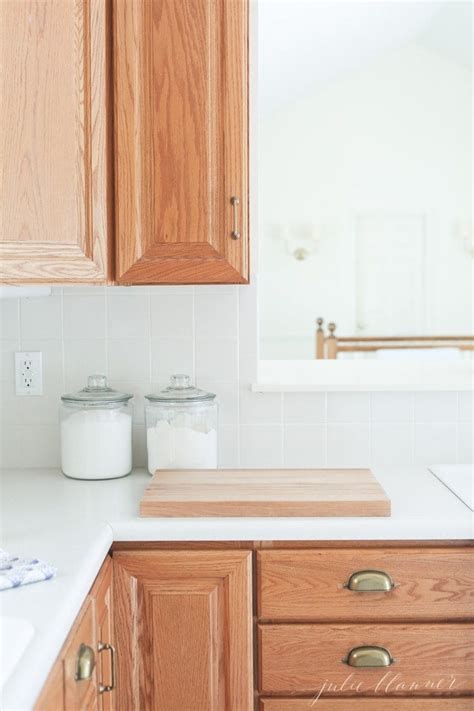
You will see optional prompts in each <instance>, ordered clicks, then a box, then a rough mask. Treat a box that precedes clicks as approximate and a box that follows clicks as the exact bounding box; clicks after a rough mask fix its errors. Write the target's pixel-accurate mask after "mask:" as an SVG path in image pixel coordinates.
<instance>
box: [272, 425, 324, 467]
mask: <svg viewBox="0 0 474 711" xmlns="http://www.w3.org/2000/svg"><path fill="white" fill-rule="evenodd" d="M283 465H284V466H285V467H290V468H291V467H294V468H298V469H300V468H303V469H306V468H311V467H324V466H325V465H326V428H325V427H324V425H285V427H284V428H283Z"/></svg>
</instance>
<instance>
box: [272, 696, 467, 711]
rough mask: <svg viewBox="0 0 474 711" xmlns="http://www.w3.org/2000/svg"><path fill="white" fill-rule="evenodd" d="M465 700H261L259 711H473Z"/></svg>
mask: <svg viewBox="0 0 474 711" xmlns="http://www.w3.org/2000/svg"><path fill="white" fill-rule="evenodd" d="M473 703H474V700H473V699H472V698H464V699H447V698H444V699H390V698H383V699H373V698H372V699H356V698H351V699H325V698H322V699H321V698H320V699H318V700H317V701H316V702H315V699H314V698H313V697H311V698H306V699H262V700H261V701H260V711H352V709H354V711H472V709H473Z"/></svg>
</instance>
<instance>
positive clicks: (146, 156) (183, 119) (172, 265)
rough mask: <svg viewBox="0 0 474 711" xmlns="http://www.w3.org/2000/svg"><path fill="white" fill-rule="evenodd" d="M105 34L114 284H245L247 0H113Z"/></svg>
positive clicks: (246, 244) (246, 221) (246, 254)
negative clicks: (111, 37)
mask: <svg viewBox="0 0 474 711" xmlns="http://www.w3.org/2000/svg"><path fill="white" fill-rule="evenodd" d="M114 31H115V36H116V42H115V54H114V58H115V62H114V70H115V146H116V189H117V200H116V226H117V251H116V263H117V279H118V281H119V282H121V283H130V284H132V283H136V284H141V283H208V282H209V283H220V282H222V283H226V282H227V283H230V282H235V283H244V282H246V281H247V279H248V145H247V144H248V3H247V0H215V1H213V2H210V1H209V0H181V2H176V0H160V2H158V1H157V0H150V1H148V2H143V0H115V2H114ZM232 196H238V197H239V199H240V205H239V208H238V221H239V228H240V232H241V234H242V236H241V239H240V240H233V239H232V238H231V231H232V229H233V222H232V220H233V211H232V205H231V202H230V200H231V197H232Z"/></svg>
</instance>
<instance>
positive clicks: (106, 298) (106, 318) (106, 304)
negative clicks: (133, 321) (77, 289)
mask: <svg viewBox="0 0 474 711" xmlns="http://www.w3.org/2000/svg"><path fill="white" fill-rule="evenodd" d="M104 326H105V328H104V336H105V338H104V342H105V343H104V347H105V354H104V355H105V372H106V373H107V379H109V377H110V368H109V296H108V287H105V288H104Z"/></svg>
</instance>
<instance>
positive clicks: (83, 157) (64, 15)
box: [0, 0, 112, 283]
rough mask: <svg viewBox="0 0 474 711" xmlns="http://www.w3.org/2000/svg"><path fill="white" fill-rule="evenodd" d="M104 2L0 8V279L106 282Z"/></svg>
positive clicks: (74, 0) (34, 1)
mask: <svg viewBox="0 0 474 711" xmlns="http://www.w3.org/2000/svg"><path fill="white" fill-rule="evenodd" d="M107 8H108V3H106V2H104V0H63V1H62V2H57V1H56V0H42V2H38V0H23V1H22V2H12V1H10V2H2V3H0V27H1V30H0V31H1V36H0V47H1V50H0V51H1V62H2V80H1V81H2V86H1V89H2V91H1V94H2V101H1V110H0V121H1V134H2V139H1V162H2V190H3V195H2V208H1V209H2V215H1V235H0V281H1V282H3V283H15V282H21V283H29V282H35V283H41V282H46V283H57V282H66V283H68V282H84V281H87V282H98V281H105V280H106V279H107V278H109V277H110V275H111V268H112V265H111V261H110V260H111V255H110V253H111V250H110V248H109V242H110V239H111V233H110V219H111V211H110V208H111V205H110V204H109V201H110V199H111V174H110V155H109V154H108V144H107V141H108V127H107V111H108V109H109V107H108V83H107V51H108V44H107V42H108V40H107V37H106V33H107Z"/></svg>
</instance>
